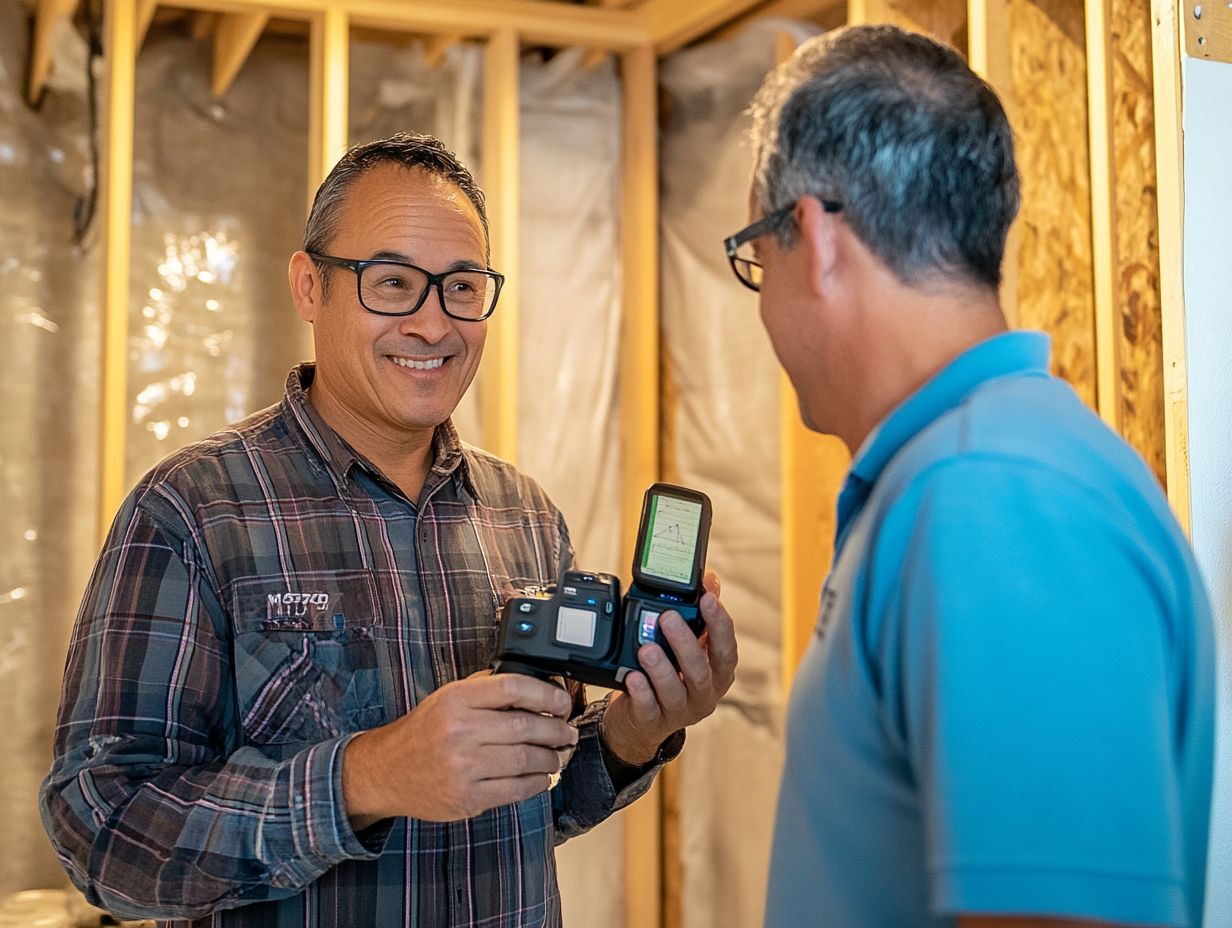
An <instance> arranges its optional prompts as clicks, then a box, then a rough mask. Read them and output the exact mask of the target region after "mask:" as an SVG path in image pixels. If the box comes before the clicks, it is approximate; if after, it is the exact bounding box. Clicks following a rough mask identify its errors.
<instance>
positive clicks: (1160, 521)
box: [766, 332, 1215, 928]
mask: <svg viewBox="0 0 1232 928" xmlns="http://www.w3.org/2000/svg"><path fill="white" fill-rule="evenodd" d="M1213 655H1214V642H1213V630H1212V621H1211V615H1210V607H1209V605H1208V602H1207V598H1206V594H1205V591H1204V588H1203V585H1202V581H1201V579H1200V577H1199V574H1198V570H1197V567H1196V566H1195V563H1194V559H1193V557H1192V555H1191V553H1190V550H1189V546H1188V544H1187V543H1186V541H1185V538H1184V536H1183V535H1182V533H1181V530H1180V528H1179V527H1178V525H1177V523H1176V521H1175V519H1174V518H1173V516H1172V513H1171V511H1170V510H1169V508H1168V505H1167V501H1166V500H1165V498H1164V496H1163V494H1162V493H1161V492H1160V490H1159V487H1158V485H1157V483H1156V481H1155V479H1154V478H1153V476H1152V475H1151V473H1150V472H1149V471H1148V470H1147V468H1146V466H1145V465H1144V464H1143V462H1142V461H1141V459H1140V458H1139V457H1138V456H1137V455H1136V454H1135V453H1134V452H1133V451H1132V450H1131V449H1130V448H1129V447H1128V446H1127V445H1126V444H1125V443H1124V442H1122V441H1121V440H1120V439H1119V438H1117V437H1116V436H1115V435H1114V434H1113V433H1112V432H1111V431H1110V430H1109V429H1108V428H1106V427H1105V426H1104V425H1103V423H1102V422H1100V420H1099V419H1098V418H1097V417H1096V416H1095V415H1093V414H1092V413H1091V412H1090V411H1089V410H1088V409H1087V408H1086V407H1085V406H1084V405H1083V404H1082V402H1081V401H1080V400H1079V399H1078V397H1077V396H1076V395H1075V394H1074V392H1073V391H1072V390H1071V389H1070V388H1069V386H1068V385H1067V384H1065V383H1064V382H1063V381H1061V380H1059V379H1057V378H1055V377H1052V376H1050V375H1049V373H1048V339H1047V336H1045V335H1043V334H1040V333H1031V332H1012V333H1006V334H1002V335H998V336H996V337H994V338H991V339H989V340H988V341H985V342H983V343H981V344H979V345H977V346H975V347H974V348H972V349H970V350H969V351H967V352H966V353H964V354H963V355H961V356H959V357H958V358H956V359H955V360H954V361H953V362H952V363H951V364H949V365H948V366H947V367H946V368H945V369H944V370H942V371H941V372H940V373H939V374H938V375H937V376H936V377H934V378H933V379H932V380H931V381H929V382H928V383H927V384H926V385H925V386H924V387H923V388H921V389H920V390H919V391H918V392H916V393H915V394H914V395H912V396H911V397H909V398H908V399H907V400H906V401H905V402H904V403H903V404H902V405H901V406H899V407H898V408H897V409H896V410H895V411H894V412H893V413H892V414H891V415H890V416H889V417H887V418H886V419H885V420H884V421H883V422H882V423H881V425H880V426H879V427H878V429H877V430H876V431H875V432H874V433H873V434H872V435H871V436H870V437H869V438H868V440H867V441H866V442H865V444H864V447H863V448H862V449H861V450H860V452H859V454H858V455H857V457H856V459H855V461H854V462H853V464H852V468H851V472H850V474H849V475H848V477H847V481H846V483H845V485H844V487H843V490H842V494H841V496H840V498H839V526H838V546H837V553H836V560H835V564H834V567H833V570H832V571H831V574H830V576H829V577H828V578H827V580H826V584H825V587H824V590H823V592H822V600H821V609H820V614H819V617H818V621H817V626H816V630H815V634H814V637H813V640H812V642H811V644H810V646H809V648H808V650H807V652H806V654H805V656H804V658H803V661H802V663H801V666H800V669H799V673H798V676H797V678H796V681H795V684H794V687H793V691H792V696H791V702H790V706H789V710H788V721H787V760H786V766H785V769H784V773H783V780H782V786H781V791H780V795H779V806H778V816H777V821H776V825H775V833H774V846H773V856H772V861H771V872H770V883H769V894H768V900H767V910H766V911H767V915H766V924H767V925H768V926H771V928H787V926H792V928H800V926H821V925H826V926H836V928H837V926H841V928H911V926H917V925H920V926H950V925H954V924H956V916H957V915H958V914H960V913H986V914H992V913H996V914H1038V915H1052V916H1069V917H1074V918H1092V919H1104V920H1108V921H1113V922H1130V923H1134V924H1149V925H1188V926H1193V928H1197V926H1200V925H1201V921H1202V901H1203V885H1204V878H1205V872H1206V843H1207V830H1208V819H1209V813H1210V793H1211V776H1212V750H1213V737H1214V736H1213V725H1214V698H1215V697H1214V669H1213V668H1214V657H1213Z"/></svg>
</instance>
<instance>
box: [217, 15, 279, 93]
mask: <svg viewBox="0 0 1232 928" xmlns="http://www.w3.org/2000/svg"><path fill="white" fill-rule="evenodd" d="M268 22H269V13H265V12H260V11H258V12H255V13H224V14H222V16H221V17H220V18H219V20H218V25H217V26H215V28H214V67H213V75H212V78H211V80H210V90H211V92H213V94H214V96H215V97H221V96H223V95H225V94H226V92H227V89H228V88H229V87H230V86H231V82H232V81H234V80H235V76H236V75H237V74H239V73H240V68H242V67H243V66H244V62H245V61H247V60H248V55H249V53H250V52H251V51H252V48H253V46H254V45H256V44H257V39H259V38H261V32H262V30H264V29H265V24H266V23H268Z"/></svg>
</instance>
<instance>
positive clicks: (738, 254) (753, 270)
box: [723, 200, 843, 291]
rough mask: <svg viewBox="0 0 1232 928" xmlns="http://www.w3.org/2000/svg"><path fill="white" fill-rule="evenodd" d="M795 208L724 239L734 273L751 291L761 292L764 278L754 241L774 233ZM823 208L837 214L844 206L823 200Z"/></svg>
mask: <svg viewBox="0 0 1232 928" xmlns="http://www.w3.org/2000/svg"><path fill="white" fill-rule="evenodd" d="M795 208H796V204H795V203H792V204H790V205H789V206H784V207H783V208H782V209H776V210H775V211H774V212H773V213H771V214H770V215H769V216H765V217H763V218H761V219H758V220H757V221H756V222H754V223H753V224H752V225H748V226H745V227H744V228H743V229H741V230H740V231H739V232H737V233H736V234H735V235H729V236H728V237H727V238H725V239H723V250H724V251H726V252H727V262H728V264H730V265H731V269H732V273H734V274H735V275H736V279H737V280H739V281H740V282H741V283H742V284H744V285H745V286H746V287H748V288H749V289H750V290H756V291H760V290H761V277H762V267H761V262H759V261H758V260H757V259H756V258H754V257H753V248H752V242H753V239H755V238H761V236H763V235H765V234H766V233H767V232H772V231H774V230H775V229H776V228H778V226H779V225H780V224H781V223H782V222H783V220H785V219H786V218H787V217H788V216H790V215H791V214H792V212H793V211H794V210H795ZM821 208H822V209H824V210H825V211H826V212H827V213H837V212H840V211H841V210H842V209H843V204H842V203H839V202H837V201H836V200H822V201H821Z"/></svg>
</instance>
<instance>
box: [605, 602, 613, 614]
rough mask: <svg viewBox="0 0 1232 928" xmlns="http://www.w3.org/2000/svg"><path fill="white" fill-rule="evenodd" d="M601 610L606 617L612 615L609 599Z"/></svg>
mask: <svg viewBox="0 0 1232 928" xmlns="http://www.w3.org/2000/svg"><path fill="white" fill-rule="evenodd" d="M603 609H604V611H605V612H606V613H607V614H608V615H611V614H612V601H611V600H610V599H609V600H608V601H607V602H606V603H604V604H603Z"/></svg>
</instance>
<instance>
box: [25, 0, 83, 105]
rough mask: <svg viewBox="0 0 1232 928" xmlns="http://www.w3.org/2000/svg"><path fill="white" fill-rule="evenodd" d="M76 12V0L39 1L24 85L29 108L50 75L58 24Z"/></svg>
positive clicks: (37, 98)
mask: <svg viewBox="0 0 1232 928" xmlns="http://www.w3.org/2000/svg"><path fill="white" fill-rule="evenodd" d="M75 12H77V0H39V3H38V8H37V9H36V11H35V14H34V37H33V41H32V42H31V46H30V72H29V78H28V80H27V83H26V99H27V100H28V101H29V103H30V105H31V106H35V105H37V103H38V100H39V97H40V96H41V95H42V93H43V87H44V86H45V85H46V84H47V78H48V76H49V75H50V74H51V62H52V51H53V48H52V42H53V40H54V38H55V33H56V29H57V28H58V27H59V25H60V23H62V22H64V21H66V20H68V19H71V18H72V16H73V14H74V13H75Z"/></svg>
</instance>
